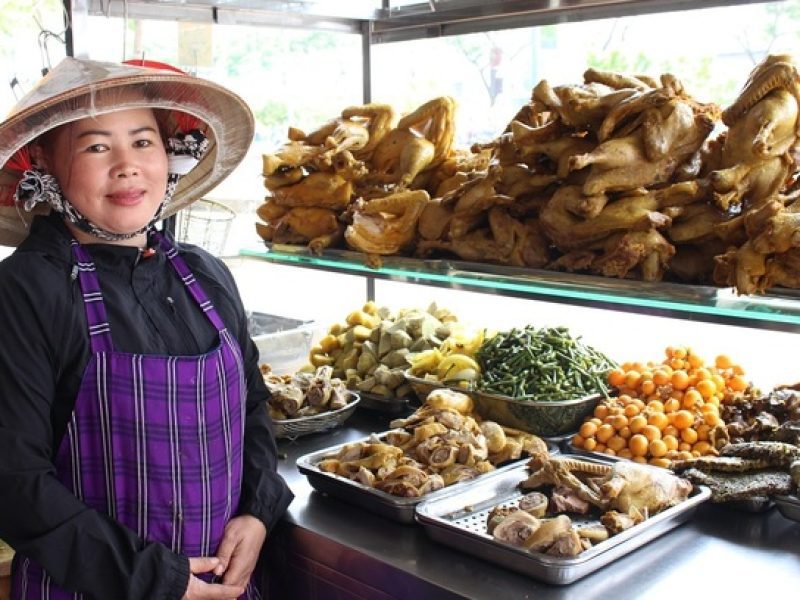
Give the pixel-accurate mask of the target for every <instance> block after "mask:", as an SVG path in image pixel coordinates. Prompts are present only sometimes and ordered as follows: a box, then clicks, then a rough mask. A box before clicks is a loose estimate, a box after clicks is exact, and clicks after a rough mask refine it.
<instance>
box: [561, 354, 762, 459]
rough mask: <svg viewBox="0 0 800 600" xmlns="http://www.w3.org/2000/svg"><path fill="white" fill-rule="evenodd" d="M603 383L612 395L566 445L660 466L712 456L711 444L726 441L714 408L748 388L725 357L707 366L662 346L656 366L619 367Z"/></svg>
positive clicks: (697, 358)
mask: <svg viewBox="0 0 800 600" xmlns="http://www.w3.org/2000/svg"><path fill="white" fill-rule="evenodd" d="M608 382H609V384H610V385H612V386H614V387H615V388H617V390H618V395H617V396H615V397H612V398H610V399H608V400H604V401H603V402H601V403H600V404H598V405H597V407H595V410H594V414H593V416H591V417H589V418H587V419H586V420H585V421H584V423H583V424H582V425H581V427H580V429H579V430H578V433H577V434H576V435H575V436H574V437H573V438H572V444H573V445H574V446H575V447H577V448H582V449H584V450H588V451H590V452H602V453H604V454H611V455H616V456H620V457H622V458H629V459H633V460H634V461H636V462H640V463H646V462H649V463H650V464H654V465H658V466H662V467H668V466H669V464H670V461H671V460H673V459H685V458H690V457H692V456H703V455H706V454H717V447H716V446H717V444H722V443H724V442H725V441H726V437H725V423H724V422H723V421H722V419H721V418H720V414H719V407H720V404H721V403H723V402H725V401H726V400H727V399H729V398H731V397H732V396H733V394H735V393H736V392H741V391H744V390H745V389H746V388H747V387H748V383H747V381H746V380H745V378H744V371H743V369H742V368H741V367H740V366H739V365H736V364H734V363H733V361H732V360H731V359H730V358H729V357H727V356H725V355H720V356H718V357H717V358H716V360H715V361H714V364H708V365H707V364H706V363H705V361H704V360H703V359H702V358H701V357H700V356H698V355H697V354H695V353H693V352H692V350H691V349H690V348H685V347H678V348H673V347H669V348H667V349H666V359H665V360H664V361H663V362H662V363H660V364H656V363H652V362H648V363H647V364H642V363H625V364H623V365H622V366H621V367H620V368H618V369H614V370H613V371H612V372H611V373H610V374H609V376H608Z"/></svg>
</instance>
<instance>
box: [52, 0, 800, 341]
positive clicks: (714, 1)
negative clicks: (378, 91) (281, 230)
mask: <svg viewBox="0 0 800 600" xmlns="http://www.w3.org/2000/svg"><path fill="white" fill-rule="evenodd" d="M765 1H767V0H735V1H734V2H730V1H725V0H494V1H485V0H484V1H481V0H427V1H425V2H421V1H413V0H411V1H404V0H348V1H347V2H341V1H335V0H329V1H325V0H127V1H126V2H124V3H121V2H111V1H110V0H65V3H66V5H67V6H68V9H69V10H70V14H71V17H72V19H71V22H72V24H73V28H74V30H76V31H75V32H74V34H73V37H74V38H75V39H77V40H80V39H82V35H84V34H83V33H81V32H79V31H78V30H79V29H80V27H81V23H82V22H83V21H85V19H82V17H84V16H86V15H105V16H114V17H123V16H124V17H127V18H136V19H159V20H164V19H175V20H185V21H197V22H207V23H219V24H249V25H253V26H267V25H268V26H271V27H296V28H305V29H318V30H327V31H336V32H341V33H350V34H358V35H361V36H362V40H363V41H362V50H363V63H364V69H363V73H364V85H363V97H364V101H365V102H369V101H370V100H371V79H370V66H371V48H372V46H373V45H376V44H381V43H389V42H397V41H404V40H412V39H421V38H435V37H440V36H447V35H457V34H464V33H473V32H479V31H487V30H500V29H510V28H519V27H530V26H537V25H547V24H553V23H566V22H573V21H582V20H592V19H600V18H609V17H618V16H630V15H640V14H648V13H658V12H664V11H675V10H687V11H689V10H695V9H701V8H708V7H714V6H731V5H734V4H756V3H763V2H765ZM242 255H244V256H250V257H258V258H260V259H263V260H267V261H270V262H274V263H280V264H289V265H294V266H299V267H304V268H311V269H318V270H326V271H333V272H340V273H348V274H357V275H361V276H363V277H364V278H365V281H366V296H367V298H369V299H372V298H374V295H375V281H376V280H378V279H383V280H392V281H404V282H409V283H416V284H424V285H433V286H438V287H447V288H454V289H468V290H473V291H480V292H484V293H494V294H502V295H507V296H516V297H523V298H535V299H539V300H545V301H548V302H560V303H565V304H574V305H583V306H592V307H598V308H606V309H610V310H616V311H620V310H625V311H628V312H637V313H643V314H648V315H654V316H668V317H675V318H679V319H687V320H697V321H704V322H717V323H725V324H732V325H738V326H746V327H755V328H765V329H773V330H780V331H790V332H800V294H798V293H795V292H794V291H792V290H785V291H782V292H780V293H775V294H772V293H771V294H768V295H762V296H746V297H745V296H736V295H735V294H734V293H733V292H732V291H731V290H729V289H720V288H714V287H705V286H688V285H682V284H669V283H648V282H638V281H637V282H632V281H624V280H615V279H607V278H601V277H591V276H583V275H568V274H564V273H557V272H552V271H536V270H530V269H518V268H509V267H496V266H492V265H485V264H478V263H465V262H462V261H455V260H445V261H430V260H417V259H408V258H403V257H386V259H385V260H384V264H383V266H382V268H380V269H371V268H369V267H367V266H365V264H364V261H363V256H362V255H360V254H358V253H353V252H347V251H326V252H325V254H324V255H323V256H313V255H311V254H310V253H308V252H307V251H306V250H305V249H303V248H292V247H279V246H275V247H271V248H269V249H267V250H266V251H265V250H264V249H263V248H259V249H252V250H243V251H242Z"/></svg>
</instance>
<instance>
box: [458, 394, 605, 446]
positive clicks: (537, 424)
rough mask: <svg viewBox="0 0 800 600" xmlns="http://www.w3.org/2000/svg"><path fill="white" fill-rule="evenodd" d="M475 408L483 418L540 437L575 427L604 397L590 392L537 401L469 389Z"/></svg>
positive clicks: (561, 433) (574, 429)
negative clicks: (588, 393)
mask: <svg viewBox="0 0 800 600" xmlns="http://www.w3.org/2000/svg"><path fill="white" fill-rule="evenodd" d="M471 395H472V398H473V399H474V401H475V408H476V409H477V411H478V413H480V415H481V416H482V417H483V418H484V419H491V420H492V421H497V422H498V423H500V424H501V425H506V426H507V427H515V428H517V429H522V430H523V431H527V432H530V433H534V434H536V435H539V436H543V437H554V436H561V435H565V434H568V433H572V432H575V431H577V430H578V428H579V427H580V426H581V423H583V420H584V419H585V418H586V417H587V416H589V415H590V414H592V411H594V407H595V406H597V404H598V402H600V400H602V399H603V397H604V396H603V395H602V394H592V395H591V396H585V397H583V398H576V399H574V400H557V401H554V402H541V401H540V402H536V401H530V400H517V399H515V398H511V397H510V396H499V395H496V394H487V393H485V392H481V391H474V392H471Z"/></svg>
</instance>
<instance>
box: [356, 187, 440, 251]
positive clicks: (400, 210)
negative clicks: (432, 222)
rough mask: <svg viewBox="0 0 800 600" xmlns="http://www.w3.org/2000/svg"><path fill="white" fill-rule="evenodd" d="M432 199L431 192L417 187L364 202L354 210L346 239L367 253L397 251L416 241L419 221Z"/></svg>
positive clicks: (357, 248)
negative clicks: (430, 197)
mask: <svg viewBox="0 0 800 600" xmlns="http://www.w3.org/2000/svg"><path fill="white" fill-rule="evenodd" d="M428 200H429V196H428V193H427V192H425V191H423V190H415V191H405V192H397V193H396V194H392V195H391V196H386V197H385V198H374V199H373V200H370V201H368V202H365V203H363V204H360V205H359V206H358V207H357V208H356V209H355V210H354V211H353V223H352V224H351V225H349V226H348V227H347V229H346V230H345V233H344V236H345V239H346V240H347V243H348V244H349V245H350V246H351V247H353V248H355V249H356V250H360V251H361V252H365V253H367V254H396V253H398V252H400V251H401V250H403V249H404V248H406V247H408V245H409V244H410V243H411V242H413V241H414V238H415V236H416V231H417V221H418V220H419V216H420V215H421V214H422V210H423V209H424V208H425V205H426V204H427V203H428Z"/></svg>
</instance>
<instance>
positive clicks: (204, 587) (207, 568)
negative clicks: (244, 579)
mask: <svg viewBox="0 0 800 600" xmlns="http://www.w3.org/2000/svg"><path fill="white" fill-rule="evenodd" d="M218 567H219V559H218V558H217V557H215V556H200V557H197V558H190V559H189V571H190V572H191V575H189V585H188V586H187V587H186V593H185V594H183V598H182V599H181V600H236V598H238V597H239V596H241V595H242V594H244V586H238V585H227V584H224V583H206V582H205V581H203V580H202V579H199V578H198V577H195V575H198V574H200V573H209V572H211V571H213V570H214V569H216V568H218Z"/></svg>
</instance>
